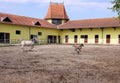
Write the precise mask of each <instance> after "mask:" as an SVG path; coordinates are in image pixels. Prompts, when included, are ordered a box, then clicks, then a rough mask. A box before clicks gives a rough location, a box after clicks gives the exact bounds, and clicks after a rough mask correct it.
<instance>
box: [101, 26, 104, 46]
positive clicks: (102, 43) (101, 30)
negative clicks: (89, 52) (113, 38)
mask: <svg viewBox="0 0 120 83" xmlns="http://www.w3.org/2000/svg"><path fill="white" fill-rule="evenodd" d="M103 30H104V28H101V31H102V44H103V43H104V40H103Z"/></svg>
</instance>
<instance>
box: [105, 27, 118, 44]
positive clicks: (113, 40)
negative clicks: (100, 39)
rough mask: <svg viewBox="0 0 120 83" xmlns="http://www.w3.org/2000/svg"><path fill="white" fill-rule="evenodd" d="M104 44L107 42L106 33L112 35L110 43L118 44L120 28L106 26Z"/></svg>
mask: <svg viewBox="0 0 120 83" xmlns="http://www.w3.org/2000/svg"><path fill="white" fill-rule="evenodd" d="M103 32H104V44H107V43H106V35H110V44H118V35H120V28H104V30H103Z"/></svg>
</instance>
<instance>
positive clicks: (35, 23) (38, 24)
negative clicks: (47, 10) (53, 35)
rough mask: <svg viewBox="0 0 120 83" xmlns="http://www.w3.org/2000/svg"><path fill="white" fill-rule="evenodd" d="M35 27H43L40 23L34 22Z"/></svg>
mask: <svg viewBox="0 0 120 83" xmlns="http://www.w3.org/2000/svg"><path fill="white" fill-rule="evenodd" d="M33 24H34V25H37V26H41V24H40V22H39V21H36V22H33Z"/></svg>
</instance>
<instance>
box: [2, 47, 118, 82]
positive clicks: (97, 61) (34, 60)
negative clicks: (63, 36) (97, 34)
mask: <svg viewBox="0 0 120 83" xmlns="http://www.w3.org/2000/svg"><path fill="white" fill-rule="evenodd" d="M26 49H29V47H26ZM0 83H120V46H103V45H85V46H84V47H83V49H82V52H81V53H80V54H79V55H78V54H77V53H76V52H75V50H74V48H73V47H72V45H40V46H35V48H34V49H33V50H32V51H26V52H23V51H22V50H21V48H20V47H19V46H10V47H0Z"/></svg>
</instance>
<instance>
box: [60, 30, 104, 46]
mask: <svg viewBox="0 0 120 83" xmlns="http://www.w3.org/2000/svg"><path fill="white" fill-rule="evenodd" d="M65 35H68V37H69V43H71V44H73V43H74V36H75V35H77V37H78V39H77V41H78V44H79V43H84V39H83V38H81V35H88V44H94V43H95V40H94V36H95V35H99V42H98V43H99V44H100V43H101V42H102V40H101V37H102V36H101V29H88V28H86V29H75V32H72V31H71V30H70V29H68V30H62V34H61V37H62V42H63V43H65Z"/></svg>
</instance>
